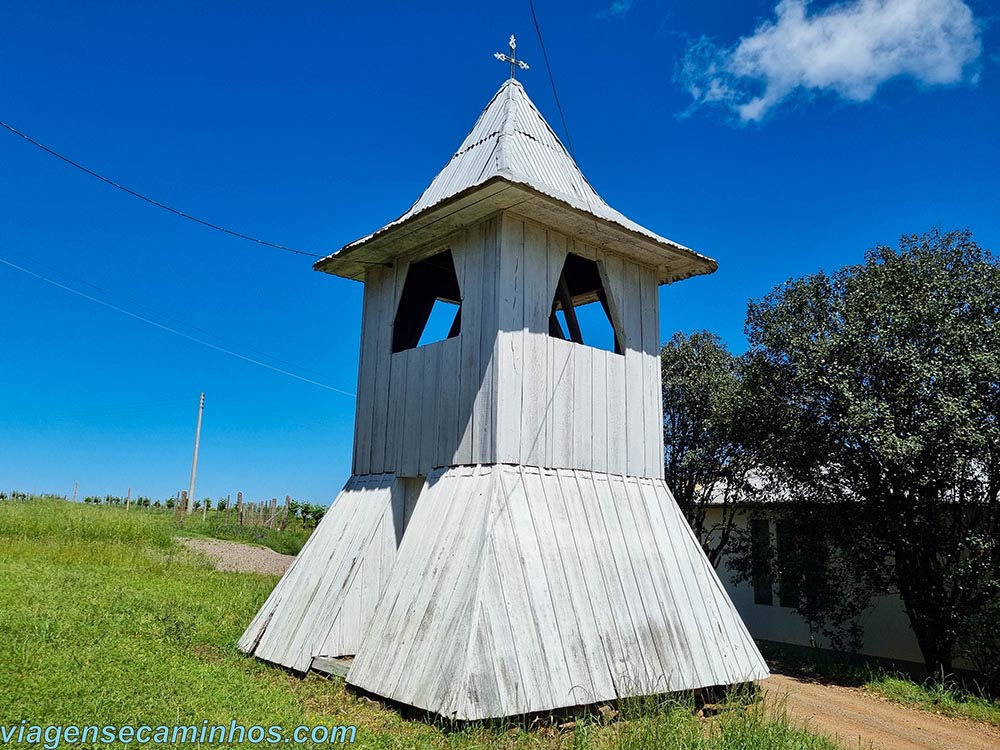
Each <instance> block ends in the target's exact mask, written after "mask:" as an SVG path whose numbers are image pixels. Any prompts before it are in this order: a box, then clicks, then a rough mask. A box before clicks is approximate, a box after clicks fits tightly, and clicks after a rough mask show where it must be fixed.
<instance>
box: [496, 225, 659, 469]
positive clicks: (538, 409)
mask: <svg viewBox="0 0 1000 750" xmlns="http://www.w3.org/2000/svg"><path fill="white" fill-rule="evenodd" d="M500 237H501V242H500V268H499V290H500V298H499V302H500V310H499V325H500V332H499V335H498V337H497V349H496V361H497V367H496V372H497V374H498V382H497V389H498V413H497V458H496V460H497V462H498V463H508V464H518V463H519V464H524V465H528V466H545V467H550V468H575V469H584V470H588V471H601V472H608V473H612V474H628V475H631V476H644V477H655V478H660V477H662V476H663V428H662V420H663V408H662V403H661V400H660V399H661V389H660V358H659V351H660V331H659V306H658V300H659V295H658V294H657V283H656V274H655V272H654V270H653V269H651V268H647V267H645V266H641V265H639V264H637V263H634V262H632V261H629V260H626V259H625V258H623V257H622V256H619V255H615V254H611V253H605V252H604V251H602V250H601V249H599V248H596V247H594V246H591V245H587V244H584V243H580V242H577V241H575V240H572V239H569V238H567V237H566V236H565V235H562V234H560V233H558V232H555V231H553V230H546V229H545V228H543V227H541V226H539V225H537V224H534V223H532V222H530V221H528V220H524V219H520V218H518V217H517V216H515V215H512V214H509V213H508V214H504V217H503V220H502V225H501V230H500ZM568 252H572V253H575V254H577V255H580V256H583V257H585V258H590V259H592V260H595V261H597V262H598V265H599V266H600V267H601V268H602V272H603V274H604V283H605V287H606V289H607V291H608V293H609V297H610V305H611V307H612V315H613V317H614V318H616V320H617V323H618V328H619V331H620V332H621V334H622V336H623V339H624V340H623V342H622V343H623V346H624V348H625V354H624V356H623V355H619V354H615V353H613V352H607V351H604V350H601V349H596V348H594V347H590V346H580V345H579V344H574V343H572V342H568V341H561V340H559V339H555V338H552V337H551V336H549V335H548V317H549V310H550V307H551V304H552V297H553V294H554V292H555V288H556V283H557V282H558V279H559V273H560V271H561V270H562V266H563V263H564V262H565V258H566V254H567V253H568Z"/></svg>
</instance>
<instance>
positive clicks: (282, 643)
mask: <svg viewBox="0 0 1000 750" xmlns="http://www.w3.org/2000/svg"><path fill="white" fill-rule="evenodd" d="M402 508H403V488H402V484H401V480H399V479H396V478H395V477H394V476H393V475H391V474H375V475H368V476H364V477H357V476H355V477H351V479H350V480H349V481H348V482H347V484H346V485H345V487H344V489H343V490H342V491H341V493H340V494H339V495H338V496H337V499H336V500H334V503H333V505H332V507H331V508H330V510H329V511H328V512H327V514H326V515H325V516H324V517H323V520H322V521H320V523H319V526H317V528H316V530H315V531H314V532H313V534H312V536H310V537H309V540H308V541H307V542H306V544H305V546H304V547H303V548H302V551H301V552H299V554H298V557H296V558H295V562H294V563H292V566H291V567H290V568H289V569H288V570H287V571H286V572H285V575H284V577H282V579H281V580H280V581H279V582H278V585H277V586H276V587H275V588H274V590H273V591H272V592H271V594H270V596H268V598H267V601H266V602H265V603H264V606H263V607H261V609H260V612H258V613H257V616H256V617H255V618H254V619H253V621H252V622H251V623H250V625H249V627H248V628H247V630H246V632H245V633H244V634H243V636H242V638H240V640H239V643H238V646H239V648H240V649H242V650H243V651H245V652H247V653H250V654H253V655H255V656H258V657H260V658H261V659H264V660H266V661H270V662H274V663H276V664H283V665H285V666H287V667H290V668H292V669H297V670H299V671H305V670H307V669H308V668H309V665H310V663H311V662H312V659H313V657H314V656H317V655H324V656H342V655H344V654H354V653H357V650H358V648H359V647H360V645H361V640H362V638H363V636H364V635H365V633H366V628H367V625H368V622H369V620H370V619H371V617H372V613H373V612H374V610H375V605H376V603H377V601H378V598H379V596H380V594H381V591H382V589H383V588H384V586H385V584H386V582H387V581H388V578H389V572H390V571H391V568H392V566H393V564H394V562H395V559H396V547H397V539H396V531H395V530H396V518H397V517H398V516H399V514H400V513H401V512H402Z"/></svg>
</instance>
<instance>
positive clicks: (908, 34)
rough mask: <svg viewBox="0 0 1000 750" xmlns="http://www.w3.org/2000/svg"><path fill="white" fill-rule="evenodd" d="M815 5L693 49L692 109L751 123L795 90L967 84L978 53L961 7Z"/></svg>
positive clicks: (859, 94)
mask: <svg viewBox="0 0 1000 750" xmlns="http://www.w3.org/2000/svg"><path fill="white" fill-rule="evenodd" d="M808 6H809V0H781V2H779V3H778V5H777V7H775V18H774V20H769V21H765V22H764V23H762V24H760V25H759V26H758V27H757V28H756V29H755V30H754V33H753V34H752V35H751V36H748V37H743V38H742V39H740V41H739V42H738V43H737V44H736V45H735V46H733V47H731V48H729V49H724V48H720V47H718V46H716V45H715V44H714V43H713V42H711V41H709V40H707V39H702V40H700V41H698V42H696V43H694V44H691V45H689V47H688V49H687V52H686V53H685V56H684V60H683V62H682V63H681V67H680V70H679V72H678V78H679V80H680V82H681V84H682V85H683V86H684V87H685V88H686V89H687V90H688V92H689V93H690V94H691V96H692V97H693V98H694V103H693V104H692V108H697V107H699V106H702V105H705V104H718V105H723V106H726V107H728V108H730V109H732V110H733V111H734V112H735V113H736V114H737V115H739V117H740V119H741V120H742V121H743V122H752V121H758V120H760V119H762V118H763V117H764V116H765V115H766V114H767V113H768V112H769V111H770V110H771V109H772V108H773V107H775V106H776V105H777V104H779V103H780V102H782V101H783V100H785V99H786V98H788V97H789V96H791V95H792V94H793V93H795V92H796V91H798V90H805V91H832V92H834V93H836V94H837V95H839V96H841V97H843V98H844V99H847V100H850V101H856V102H863V101H867V100H869V99H871V98H872V97H873V96H874V95H875V92H876V90H877V89H878V87H879V86H880V85H881V84H882V83H884V82H885V81H888V80H889V79H890V78H895V77H896V76H910V77H912V78H914V79H916V80H917V81H919V82H921V83H923V84H927V85H941V84H953V83H958V82H961V81H963V80H967V79H968V78H969V77H968V76H967V74H966V71H967V68H968V66H969V65H970V64H971V63H973V62H974V61H975V60H976V59H977V58H978V57H979V54H980V51H981V46H980V41H979V27H978V25H977V23H976V19H975V18H974V17H973V15H972V10H971V9H970V8H969V6H968V5H966V4H965V2H963V0H849V1H848V2H843V3H840V4H837V5H833V6H831V7H829V8H827V9H825V10H822V11H818V12H815V13H810V12H809V7H808ZM689 111H690V110H689Z"/></svg>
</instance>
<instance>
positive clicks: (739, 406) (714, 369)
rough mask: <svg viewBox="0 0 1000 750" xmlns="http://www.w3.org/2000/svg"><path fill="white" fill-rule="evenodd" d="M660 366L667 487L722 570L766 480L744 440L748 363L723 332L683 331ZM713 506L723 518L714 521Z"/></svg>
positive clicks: (664, 351)
mask: <svg viewBox="0 0 1000 750" xmlns="http://www.w3.org/2000/svg"><path fill="white" fill-rule="evenodd" d="M660 369H661V372H662V388H663V443H664V465H665V476H666V480H667V484H668V485H669V486H670V489H671V491H672V492H673V494H674V497H675V498H676V500H677V503H678V505H679V506H680V508H681V510H682V511H683V513H684V515H685V517H686V518H687V519H688V522H689V523H690V524H691V528H692V529H693V530H694V532H695V535H696V536H697V537H698V539H700V540H701V542H702V546H703V548H704V549H705V553H706V554H707V555H708V558H709V560H710V561H711V562H712V564H713V565H716V566H717V565H718V562H719V559H720V558H721V555H722V553H723V551H724V550H725V548H726V545H727V544H728V542H729V540H730V537H731V535H732V531H733V521H734V517H735V514H736V512H737V511H738V509H739V504H740V503H742V502H743V501H745V500H746V499H748V498H749V497H750V492H751V490H752V487H751V481H752V480H753V479H754V476H755V474H757V475H759V472H755V463H754V459H753V455H752V454H751V453H750V452H749V451H747V450H746V449H745V447H744V445H743V441H742V437H741V434H742V430H743V429H744V427H745V425H744V411H745V404H744V401H746V399H747V398H748V394H747V393H745V392H744V391H743V388H742V374H741V366H740V360H739V358H738V357H735V356H734V355H732V354H731V353H730V352H729V350H728V349H727V348H726V346H725V344H724V343H723V342H722V340H721V339H719V337H718V336H716V335H715V334H712V333H708V332H699V333H694V334H691V335H690V336H686V335H685V334H683V333H676V334H674V336H673V337H672V338H671V339H670V341H668V342H667V343H666V344H664V346H663V348H662V349H661V350H660ZM711 506H715V507H716V508H717V509H718V510H719V515H718V519H719V520H717V521H713V522H709V520H708V510H709V507H711Z"/></svg>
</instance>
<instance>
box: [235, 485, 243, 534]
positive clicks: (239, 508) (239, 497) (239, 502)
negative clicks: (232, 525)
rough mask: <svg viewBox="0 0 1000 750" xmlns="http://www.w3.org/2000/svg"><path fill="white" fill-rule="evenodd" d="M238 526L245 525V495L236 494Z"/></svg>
mask: <svg viewBox="0 0 1000 750" xmlns="http://www.w3.org/2000/svg"><path fill="white" fill-rule="evenodd" d="M236 524H237V525H238V526H242V525H243V493H242V492H237V493H236Z"/></svg>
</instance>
